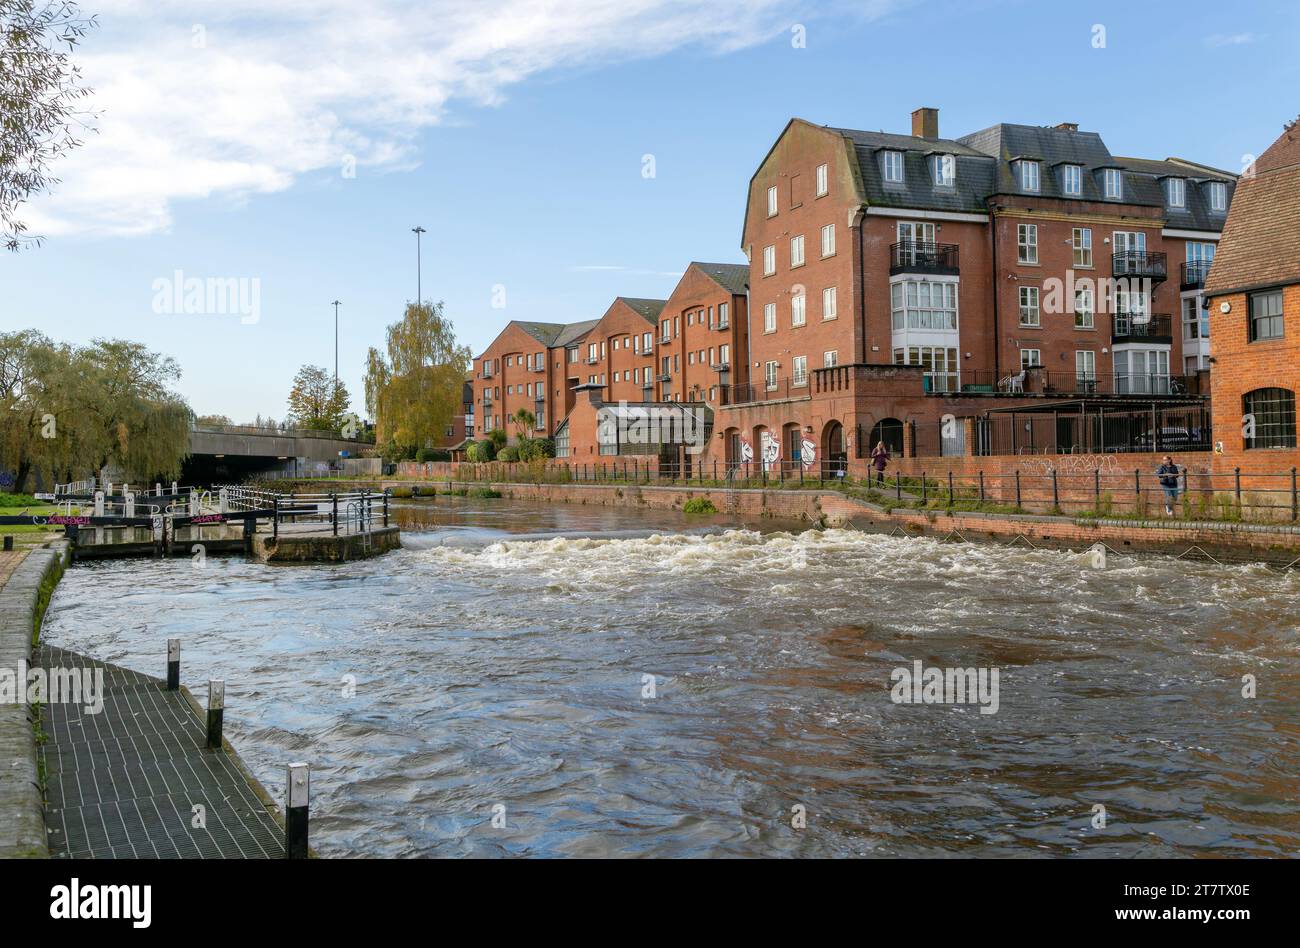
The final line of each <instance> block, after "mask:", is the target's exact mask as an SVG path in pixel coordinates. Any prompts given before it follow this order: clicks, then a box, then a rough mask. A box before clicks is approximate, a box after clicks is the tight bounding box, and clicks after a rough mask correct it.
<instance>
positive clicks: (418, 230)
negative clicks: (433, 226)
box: [411, 225, 427, 306]
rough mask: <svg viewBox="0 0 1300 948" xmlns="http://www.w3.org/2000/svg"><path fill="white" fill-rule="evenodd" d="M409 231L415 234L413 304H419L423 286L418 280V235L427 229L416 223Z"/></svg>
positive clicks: (422, 295)
mask: <svg viewBox="0 0 1300 948" xmlns="http://www.w3.org/2000/svg"><path fill="white" fill-rule="evenodd" d="M411 233H413V234H414V235H415V305H416V306H419V305H420V304H421V303H423V302H424V287H423V286H422V285H421V282H420V235H421V234H424V233H427V231H426V230H425V229H424V228H423V227H420V226H418V225H417V226H415V227H412V228H411Z"/></svg>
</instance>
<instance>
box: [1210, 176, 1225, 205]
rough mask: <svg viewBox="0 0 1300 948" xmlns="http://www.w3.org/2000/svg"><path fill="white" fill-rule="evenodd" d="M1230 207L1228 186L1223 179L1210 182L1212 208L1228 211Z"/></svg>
mask: <svg viewBox="0 0 1300 948" xmlns="http://www.w3.org/2000/svg"><path fill="white" fill-rule="evenodd" d="M1227 209H1228V186H1227V185H1226V184H1224V183H1223V182H1222V181H1211V182H1210V210H1212V211H1226V210H1227Z"/></svg>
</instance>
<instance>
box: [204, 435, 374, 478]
mask: <svg viewBox="0 0 1300 948" xmlns="http://www.w3.org/2000/svg"><path fill="white" fill-rule="evenodd" d="M373 447H374V445H373V444H372V443H371V442H367V441H360V440H358V439H355V438H344V437H343V436H342V435H341V434H340V433H339V432H337V431H313V430H308V429H298V430H282V429H279V428H255V427H252V426H250V425H195V426H194V427H193V428H192V429H191V430H190V457H189V459H188V460H187V461H186V462H185V468H184V471H183V477H182V480H184V481H186V482H187V483H198V484H207V483H215V482H217V481H237V480H240V479H242V478H243V477H245V476H248V475H251V474H272V475H281V476H290V477H295V476H314V475H319V474H324V473H328V472H329V471H330V470H339V469H343V468H351V467H358V466H359V465H357V464H355V463H353V462H352V459H355V458H356V457H357V456H358V455H359V454H360V453H361V452H362V451H365V450H367V449H370V448H373ZM349 473H351V472H349ZM357 473H363V472H362V471H358V472H357ZM376 473H378V472H377V471H376Z"/></svg>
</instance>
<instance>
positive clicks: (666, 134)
mask: <svg viewBox="0 0 1300 948" xmlns="http://www.w3.org/2000/svg"><path fill="white" fill-rule="evenodd" d="M357 8H358V5H356V4H355V3H351V2H346V3H345V2H343V0H313V2H307V0H280V2H278V3H277V4H275V5H274V6H273V7H272V9H273V10H274V11H275V12H274V13H273V14H267V13H265V11H264V10H263V7H262V5H261V4H259V3H257V2H254V0H230V2H226V3H222V4H202V3H185V2H171V3H164V4H161V5H159V4H157V3H145V2H144V0H113V2H105V3H104V4H102V5H101V6H98V7H97V6H96V5H95V4H94V3H93V2H92V3H90V4H88V9H91V10H98V11H99V13H100V19H101V23H102V28H101V29H99V30H98V31H96V32H95V33H94V34H92V36H91V37H90V39H89V40H88V41H87V43H86V45H85V47H84V50H83V52H82V53H81V57H82V59H83V61H84V63H85V69H86V72H87V75H88V76H89V78H90V80H91V82H92V84H94V85H95V87H96V89H97V96H96V100H95V101H96V105H97V106H98V107H99V108H100V109H101V110H102V114H101V115H100V117H99V119H98V123H97V124H98V126H99V129H100V131H99V133H98V134H97V135H95V136H92V137H91V140H90V143H89V144H88V145H87V146H86V147H85V148H83V149H81V151H80V152H79V153H78V154H77V155H76V156H75V157H74V158H72V159H70V160H69V161H67V162H66V163H65V164H64V165H62V166H61V167H60V168H59V169H58V171H59V173H60V175H61V176H62V178H63V183H62V185H61V186H60V188H59V190H58V191H57V192H56V193H55V194H54V195H53V196H52V197H50V198H46V199H41V200H39V201H37V202H34V203H33V204H32V205H30V206H29V208H28V213H27V218H28V222H29V224H30V226H31V227H32V229H33V230H34V231H36V232H39V233H43V234H45V235H47V238H48V239H47V242H46V243H45V244H44V245H43V246H42V247H40V248H39V249H35V250H29V251H26V252H23V253H20V254H17V255H5V256H3V257H0V329H4V330H10V329H16V328H24V327H37V328H40V329H42V330H43V331H45V332H46V333H48V334H50V335H51V336H54V337H55V338H58V339H62V340H67V341H73V342H83V341H86V340H88V339H90V338H92V337H96V336H113V337H124V338H129V339H134V340H138V341H141V342H144V343H146V344H148V345H149V346H151V347H153V348H155V349H158V350H160V351H163V352H165V353H167V354H169V355H171V356H173V357H175V358H176V359H177V361H178V362H179V363H180V365H181V367H182V369H183V372H184V375H183V378H182V380H181V383H180V389H181V391H182V393H183V394H184V395H185V396H186V397H187V398H188V399H189V401H190V404H191V406H192V407H193V408H194V409H195V410H196V411H197V412H199V413H220V414H225V415H229V416H230V417H232V418H233V419H234V420H236V421H246V420H251V419H252V417H253V416H254V415H255V414H258V413H261V414H263V415H270V416H274V417H276V418H281V417H283V416H284V414H285V400H286V397H287V394H288V390H289V386H290V382H291V379H292V376H293V374H294V372H295V370H296V369H297V368H298V366H300V365H302V364H304V363H309V362H310V363H314V364H317V365H323V366H327V367H328V366H332V364H333V359H334V348H333V343H334V336H333V315H332V314H333V309H332V307H331V306H330V301H331V300H333V299H336V298H337V299H340V300H342V301H343V306H342V308H341V325H340V341H339V349H340V351H339V360H340V374H341V376H342V377H343V379H344V380H345V381H346V383H347V384H348V386H349V389H350V390H351V392H352V394H353V401H354V407H355V408H356V409H357V410H358V411H360V410H361V409H362V407H363V406H362V386H361V378H362V369H363V363H364V358H365V352H366V349H367V347H368V346H371V345H382V342H383V332H384V327H385V326H386V325H387V324H388V323H390V322H392V321H394V320H396V319H397V318H399V317H400V315H401V312H402V308H403V306H404V304H405V302H406V301H407V300H409V299H413V298H414V296H415V292H416V273H415V237H414V235H413V234H412V233H411V228H412V227H413V226H415V225H417V224H419V225H421V226H423V227H425V228H426V230H427V233H426V234H425V235H424V238H423V261H424V265H423V282H424V295H425V297H426V298H432V299H435V300H438V299H441V300H444V301H445V302H446V304H447V310H448V313H449V315H450V316H451V318H452V319H453V321H454V323H455V326H456V330H457V334H458V336H459V337H460V338H461V340H462V341H464V342H466V343H467V344H469V345H470V346H471V347H472V348H473V349H474V350H475V352H478V351H480V350H481V349H482V348H483V347H484V346H485V345H486V344H487V343H489V342H490V341H491V339H492V338H493V337H494V336H495V335H496V333H497V332H498V331H499V330H500V328H501V327H502V326H504V325H505V323H506V322H507V321H508V320H510V319H535V320H545V321H556V322H567V321H573V320H579V319H589V318H595V317H597V316H599V315H600V314H601V313H602V312H604V310H605V308H606V306H607V305H608V304H609V302H610V300H611V299H612V298H613V297H614V296H616V295H628V296H649V297H663V296H667V295H668V294H669V292H670V291H671V290H672V288H673V286H674V284H675V283H676V279H677V276H678V275H679V274H680V273H681V271H682V270H683V268H684V267H685V265H686V264H687V263H688V262H689V261H691V260H717V261H735V262H743V256H742V255H741V253H740V248H739V243H740V225H741V215H742V212H743V208H744V199H745V189H746V184H747V181H748V179H749V176H750V175H751V174H752V173H753V171H754V169H755V167H756V166H757V164H758V162H759V161H760V160H761V159H762V157H763V155H764V153H765V152H766V151H767V149H768V148H769V147H770V145H771V144H772V142H773V140H774V139H775V137H776V136H777V134H778V133H779V132H780V131H781V129H782V127H783V126H784V124H785V122H786V121H787V120H788V119H789V118H790V117H791V116H795V115H797V116H800V117H803V118H806V119H809V120H811V121H815V122H820V123H825V124H831V125H841V126H847V127H858V128H865V129H883V130H885V131H894V132H906V131H907V130H908V123H909V118H908V116H909V113H910V112H911V110H912V109H914V108H916V107H918V106H922V105H925V106H934V107H937V108H939V109H940V131H941V133H942V134H943V135H945V136H957V135H961V134H965V133H968V132H971V131H975V130H977V129H980V128H984V127H986V126H988V125H991V124H994V123H995V122H998V121H1008V122H1023V123H1029V124H1044V125H1046V124H1055V123H1057V122H1062V121H1073V122H1078V123H1079V125H1080V127H1081V128H1083V129H1085V130H1092V131H1097V132H1100V133H1101V135H1102V137H1103V138H1104V139H1105V141H1106V143H1107V145H1108V146H1109V147H1110V149H1111V151H1112V152H1114V153H1116V154H1120V155H1134V156H1142V157H1157V158H1162V157H1166V156H1168V155H1179V156H1182V157H1186V158H1191V159H1193V160H1198V161H1203V162H1206V163H1209V164H1213V165H1217V166H1219V167H1222V168H1227V169H1230V170H1239V169H1240V168H1241V167H1242V162H1243V156H1244V155H1248V154H1250V153H1258V152H1259V151H1262V150H1263V149H1264V148H1265V147H1267V145H1268V144H1270V143H1271V142H1272V141H1273V139H1274V138H1276V137H1277V135H1278V134H1280V132H1281V125H1282V122H1283V121H1284V120H1287V119H1292V118H1295V117H1296V114H1297V111H1300V97H1298V96H1296V94H1295V93H1296V90H1297V89H1300V61H1298V60H1297V58H1296V56H1295V50H1296V49H1297V48H1298V46H1300V42H1298V41H1300V5H1297V4H1295V3H1293V2H1290V0H1285V2H1267V3H1266V2H1238V3H1234V4H1223V3H1211V2H1182V3H1170V4H1164V3H1149V4H1137V3H1132V2H1127V3H1105V2H1102V3H1076V4H1065V3H1056V2H1050V3H1049V2H1027V0H1021V2H997V0H975V2H937V3H936V2H929V3H914V2H908V0H874V2H866V3H862V2H859V3H853V4H837V3H826V2H823V3H816V4H811V3H798V2H785V0H748V2H739V0H737V2H731V0H711V2H707V3H704V2H694V0H671V2H663V3H660V2H653V0H625V2H621V3H614V2H609V3H606V2H580V0H550V2H545V3H543V2H530V0H498V2H472V3H465V2H460V0H445V2H437V3H428V2H426V3H420V4H414V3H408V2H404V0H391V2H379V3H376V4H373V12H371V13H369V14H368V15H367V16H366V18H365V19H364V20H361V21H358V20H357V19H356V15H357V14H356V10H357ZM1098 24H1099V25H1101V26H1102V27H1104V28H1105V46H1104V48H1097V47H1096V46H1094V36H1095V35H1096V34H1095V31H1094V27H1095V26H1096V25H1098ZM795 25H802V26H803V27H804V29H805V30H806V46H805V47H803V48H798V47H797V46H796V45H795V44H794V43H793V42H792V38H793V35H794V33H793V27H795ZM647 154H650V155H653V156H654V160H655V176H654V177H653V178H649V179H648V178H645V177H643V175H642V156H643V155H647ZM353 164H355V176H349V175H348V174H346V173H345V170H346V169H347V168H349V167H351V166H352V165H353ZM177 270H179V271H181V272H182V273H183V275H184V276H185V277H186V278H195V277H197V278H200V279H206V278H236V279H244V280H248V281H252V280H256V281H258V282H257V286H258V289H259V300H258V302H259V307H258V313H257V319H256V321H255V322H254V321H252V320H251V318H250V319H244V320H241V318H240V316H239V315H230V314H220V313H199V314H184V313H179V314H177V313H173V314H167V313H159V312H156V309H157V307H156V306H155V299H154V297H155V281H157V280H160V279H162V280H170V279H172V278H173V274H174V273H175V271H177ZM248 285H249V286H251V283H250V284H248ZM497 286H500V287H503V288H504V296H505V306H504V308H494V306H493V293H494V288H495V287H497Z"/></svg>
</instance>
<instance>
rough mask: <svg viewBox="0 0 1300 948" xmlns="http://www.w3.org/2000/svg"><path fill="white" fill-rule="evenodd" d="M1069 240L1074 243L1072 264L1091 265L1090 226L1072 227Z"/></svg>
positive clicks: (1078, 265) (1077, 265) (1079, 265)
mask: <svg viewBox="0 0 1300 948" xmlns="http://www.w3.org/2000/svg"><path fill="white" fill-rule="evenodd" d="M1070 242H1071V243H1072V244H1073V245H1074V265H1075V266H1076V267H1090V266H1092V228H1091V227H1076V228H1074V231H1073V233H1072V235H1071V238H1070Z"/></svg>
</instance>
